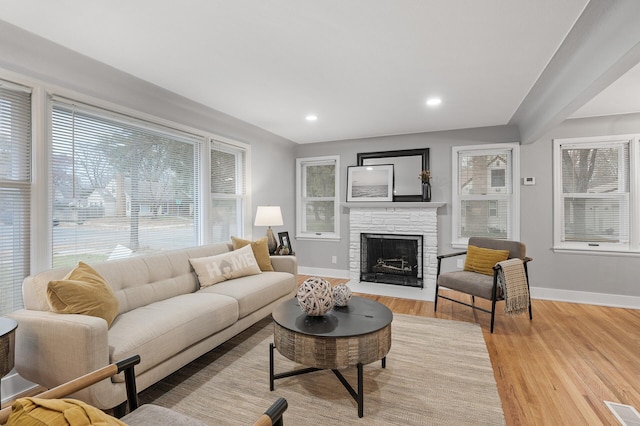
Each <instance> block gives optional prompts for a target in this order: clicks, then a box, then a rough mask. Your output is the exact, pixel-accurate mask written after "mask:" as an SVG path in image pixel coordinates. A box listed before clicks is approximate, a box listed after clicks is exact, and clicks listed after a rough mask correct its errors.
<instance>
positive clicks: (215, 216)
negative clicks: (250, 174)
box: [210, 141, 248, 243]
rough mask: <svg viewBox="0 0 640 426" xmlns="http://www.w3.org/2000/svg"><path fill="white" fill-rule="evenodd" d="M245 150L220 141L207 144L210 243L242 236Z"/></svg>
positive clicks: (245, 195) (244, 198)
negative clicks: (209, 163)
mask: <svg viewBox="0 0 640 426" xmlns="http://www.w3.org/2000/svg"><path fill="white" fill-rule="evenodd" d="M247 154H248V150H247V148H246V147H243V146H240V145H236V144H230V143H225V142H220V141H212V145H211V211H210V227H211V241H212V242H214V243H217V242H224V241H229V240H230V239H231V236H236V237H243V236H244V229H245V226H244V220H245V217H246V215H245V211H246V210H247V185H246V181H247V179H246V177H247V176H246V174H247V167H246V164H247Z"/></svg>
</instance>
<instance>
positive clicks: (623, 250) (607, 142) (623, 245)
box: [552, 134, 640, 256]
mask: <svg viewBox="0 0 640 426" xmlns="http://www.w3.org/2000/svg"><path fill="white" fill-rule="evenodd" d="M639 138H640V135H638V134H626V135H607V136H591V137H579V138H559V139H553V150H552V152H553V163H552V165H553V188H552V190H553V248H552V250H553V251H554V252H565V253H589V254H605V255H606V254H609V255H616V256H625V255H634V254H636V255H637V254H638V253H640V226H637V223H638V219H639V215H640V210H639V209H638V208H637V203H638V196H639V194H638V191H640V181H639V179H640V176H639V175H640V174H639V173H638V171H637V170H636V169H637V168H638V167H639V166H640V154H639V152H638V151H639V150H638V143H639V142H638V140H639ZM623 144H628V145H629V165H628V167H629V199H628V205H629V206H630V207H629V217H628V226H629V230H628V235H629V241H628V242H624V241H623V242H620V243H598V242H593V241H592V242H590V241H562V236H563V233H564V218H563V215H562V211H563V207H562V206H563V202H564V201H563V192H562V148H563V146H570V147H571V148H576V149H592V148H599V147H603V146H604V147H607V146H615V147H618V146H620V145H623ZM617 195H618V198H621V197H623V194H622V193H618V194H617ZM589 196H590V197H591V198H599V197H604V196H603V195H600V194H589ZM621 222H622V219H621ZM621 225H622V223H621Z"/></svg>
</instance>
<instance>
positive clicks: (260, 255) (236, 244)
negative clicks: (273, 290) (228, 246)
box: [231, 237, 273, 272]
mask: <svg viewBox="0 0 640 426" xmlns="http://www.w3.org/2000/svg"><path fill="white" fill-rule="evenodd" d="M231 243H232V244H233V249H234V250H238V249H239V248H242V247H244V246H247V245H249V244H251V249H252V250H253V255H254V256H255V257H256V260H257V261H258V266H259V267H260V270H261V271H262V272H273V266H271V257H269V246H268V245H267V237H262V238H260V239H259V240H256V241H249V240H243V239H241V238H236V237H231Z"/></svg>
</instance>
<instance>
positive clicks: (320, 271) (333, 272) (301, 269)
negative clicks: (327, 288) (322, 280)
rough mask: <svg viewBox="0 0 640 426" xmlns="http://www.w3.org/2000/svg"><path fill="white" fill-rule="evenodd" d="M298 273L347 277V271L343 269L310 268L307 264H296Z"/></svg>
mask: <svg viewBox="0 0 640 426" xmlns="http://www.w3.org/2000/svg"><path fill="white" fill-rule="evenodd" d="M298 273H299V274H301V275H313V276H315V277H326V278H340V279H346V280H348V279H349V271H345V270H344V269H326V268H310V267H308V266H298Z"/></svg>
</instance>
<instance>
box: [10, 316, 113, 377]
mask: <svg viewBox="0 0 640 426" xmlns="http://www.w3.org/2000/svg"><path fill="white" fill-rule="evenodd" d="M8 316H9V317H11V318H13V319H15V320H16V321H18V328H17V329H16V352H15V360H16V361H15V365H16V370H17V371H18V373H19V374H20V375H21V376H22V377H24V378H25V379H27V380H30V381H32V382H35V383H37V384H39V385H42V386H45V387H47V388H52V387H55V386H58V385H60V384H61V383H65V382H68V381H70V380H73V379H75V378H77V377H80V376H82V375H84V374H86V373H88V372H90V371H94V370H97V369H98V368H101V367H103V366H105V365H107V364H109V362H110V360H109V343H108V338H107V322H106V321H105V320H104V319H102V318H96V317H92V316H88V315H74V314H57V313H54V312H48V311H35V310H28V309H21V310H18V311H15V312H12V313H11V314H9V315H8Z"/></svg>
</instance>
